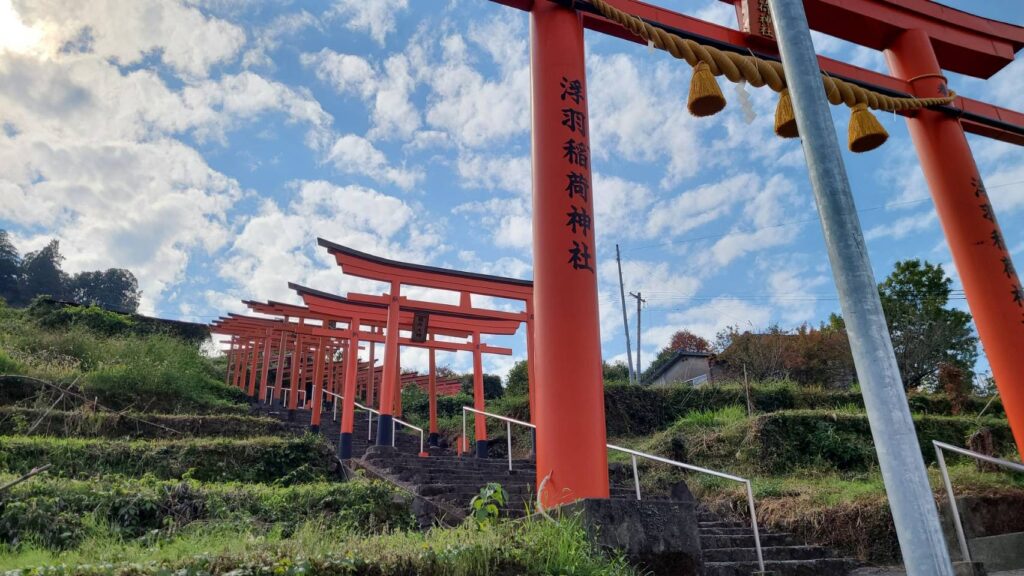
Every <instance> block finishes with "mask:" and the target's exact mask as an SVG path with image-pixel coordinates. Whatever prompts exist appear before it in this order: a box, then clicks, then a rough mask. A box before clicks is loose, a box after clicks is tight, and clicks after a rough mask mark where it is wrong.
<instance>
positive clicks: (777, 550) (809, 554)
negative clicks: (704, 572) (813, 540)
mask: <svg viewBox="0 0 1024 576" xmlns="http://www.w3.org/2000/svg"><path fill="white" fill-rule="evenodd" d="M703 552H704V561H705V562H756V561H757V548H754V547H750V548H715V549H711V550H704V551H703ZM761 554H762V555H763V557H764V559H765V560H817V559H820V558H829V557H831V556H832V552H831V551H830V550H827V549H825V548H821V547H819V546H764V545H763V544H762V547H761Z"/></svg>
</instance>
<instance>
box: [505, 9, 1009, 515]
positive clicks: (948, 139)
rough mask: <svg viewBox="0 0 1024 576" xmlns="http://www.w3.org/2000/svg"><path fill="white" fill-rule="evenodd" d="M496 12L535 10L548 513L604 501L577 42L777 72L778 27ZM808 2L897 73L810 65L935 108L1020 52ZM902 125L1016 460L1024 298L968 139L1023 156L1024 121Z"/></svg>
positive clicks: (943, 27)
mask: <svg viewBox="0 0 1024 576" xmlns="http://www.w3.org/2000/svg"><path fill="white" fill-rule="evenodd" d="M492 1H494V2H496V3H499V4H504V5H506V6H511V7H514V8H518V9H521V10H526V11H529V12H530V43H531V50H530V54H531V69H532V79H533V81H532V90H533V94H532V113H533V192H534V194H533V250H534V314H535V316H536V318H535V326H534V328H535V344H536V351H535V353H533V352H532V353H531V362H530V368H531V370H532V371H533V373H534V374H536V380H535V381H536V382H538V384H539V385H538V386H536V388H537V390H536V394H535V406H534V411H533V414H534V415H535V423H536V424H537V437H538V447H539V449H538V455H537V476H538V479H541V478H545V477H547V478H548V483H547V488H546V489H545V491H544V493H543V494H542V501H543V503H544V504H545V505H554V504H559V503H562V502H568V501H572V500H576V499H579V498H587V497H591V498H607V497H608V495H609V491H608V479H607V458H606V454H605V441H606V439H605V428H604V406H603V395H602V384H601V373H600V363H601V356H600V346H599V344H600V341H599V336H598V304H597V281H596V269H597V264H596V253H597V250H596V247H595V245H594V235H593V230H592V229H591V227H592V226H593V225H595V224H596V223H594V222H593V220H592V217H591V215H592V214H593V207H592V198H591V194H590V193H591V188H590V183H591V178H590V174H591V171H590V164H589V158H590V157H591V151H590V149H589V119H588V111H587V101H586V100H587V90H586V70H585V66H584V43H583V31H584V29H590V30H595V31H598V32H602V33H605V34H610V35H613V36H617V37H620V38H623V39H626V40H630V41H634V42H640V43H646V40H643V39H641V38H640V37H639V36H638V35H637V34H635V33H634V31H633V30H631V29H627V28H626V27H624V26H622V25H620V24H618V23H616V22H615V21H613V20H610V19H608V18H606V17H605V16H603V15H602V14H604V13H603V12H602V11H601V7H604V8H606V9H607V7H609V6H610V7H612V9H614V10H618V11H620V13H626V14H629V15H633V16H636V17H638V18H640V19H641V20H642V21H643V22H644V23H646V24H647V25H650V26H653V28H656V29H658V30H660V31H662V32H668V33H672V34H675V35H677V36H680V37H682V38H686V39H690V40H695V41H697V42H698V43H700V44H703V45H707V46H712V47H715V48H717V49H719V50H721V51H723V52H731V53H738V54H743V55H748V54H749V55H752V56H756V57H759V58H761V59H763V60H775V61H778V59H779V57H778V49H777V47H776V44H775V41H774V32H773V25H772V22H771V15H770V14H769V13H768V9H767V3H766V2H764V1H760V0H723V1H725V2H727V3H729V4H733V5H735V6H736V10H737V15H738V16H739V20H740V24H741V28H742V29H743V31H742V32H741V31H737V30H733V29H729V28H725V27H722V26H718V25H715V24H711V23H709V22H705V21H702V20H698V19H695V18H692V17H689V16H685V15H683V14H679V13H676V12H673V11H670V10H666V9H664V8H661V7H658V6H653V5H650V4H646V3H644V2H641V1H639V0H492ZM804 3H805V4H806V5H807V15H808V18H809V21H810V24H811V27H812V28H814V29H817V30H820V31H822V32H825V33H828V34H831V35H833V36H837V37H839V38H842V39H844V40H847V41H851V42H854V43H857V44H860V45H863V46H868V47H871V48H874V49H877V50H884V51H885V54H886V57H887V59H888V61H889V65H890V68H891V69H892V71H893V73H894V75H895V77H891V76H886V75H884V74H879V73H876V72H871V71H868V70H865V69H862V68H858V67H855V66H851V65H849V64H845V63H843V62H839V61H836V60H832V59H829V58H824V57H819V58H818V61H819V65H820V67H821V69H822V70H823V71H824V72H825V73H826V74H827V75H828V77H829V78H835V79H839V80H844V81H845V82H847V83H848V85H850V86H857V87H863V88H867V89H869V90H872V91H873V92H874V93H876V94H882V95H886V96H894V97H920V98H931V97H939V96H944V95H946V94H948V92H947V89H946V80H945V78H944V77H943V76H942V68H945V69H948V70H951V71H955V72H959V73H962V74H967V75H971V76H976V77H982V78H987V77H989V76H991V75H992V74H994V73H995V72H997V71H998V70H1000V69H1002V68H1003V67H1004V66H1006V65H1007V64H1009V63H1010V62H1012V61H1013V58H1014V53H1015V52H1017V51H1018V50H1020V49H1021V47H1022V46H1024V28H1021V27H1018V26H1014V25H1010V24H1005V23H1002V22H997V21H993V20H989V19H985V18H981V17H977V16H973V15H970V14H967V13H964V12H960V11H957V10H953V9H951V8H947V7H945V6H941V5H939V4H935V3H932V2H927V1H925V0H813V1H812V0H805V2H804ZM608 12H610V11H608ZM636 22H637V21H634V24H635V23H636ZM699 59H700V60H703V58H699ZM748 65H749V64H748ZM715 67H716V68H718V66H717V65H716V66H715ZM698 68H699V67H698ZM704 68H705V70H704V71H703V72H704V73H705V74H707V66H705V67H704ZM722 73H723V71H722V70H715V71H714V74H716V75H717V74H722ZM711 81H712V82H714V80H713V79H712V80H711ZM692 96H693V93H692V91H691V97H692ZM830 96H831V97H834V96H835V95H834V94H832V95H830ZM833 102H834V101H833ZM847 103H848V104H850V105H851V106H852V103H850V102H847ZM722 104H723V105H724V102H722ZM780 108H781V106H780ZM711 113H713V111H712V112H711ZM900 113H901V114H903V115H905V116H907V122H908V124H909V126H910V132H911V137H912V138H913V141H914V145H915V147H916V148H917V151H918V154H919V156H920V158H921V164H922V167H923V168H924V172H925V176H926V179H927V181H928V184H929V187H930V189H931V192H932V197H933V199H934V200H935V205H936V209H937V212H938V214H939V217H940V220H941V222H942V227H943V230H944V231H945V234H946V238H947V240H948V242H949V246H950V250H951V251H952V253H953V259H954V262H955V264H956V266H957V270H958V271H959V273H960V277H961V280H962V282H963V285H964V291H965V292H966V294H967V300H968V304H969V305H970V308H971V312H972V313H973V315H974V318H975V322H976V324H977V327H978V332H979V334H980V336H981V341H982V344H983V345H984V347H985V351H986V354H987V356H988V359H989V363H990V364H991V366H992V371H993V373H994V375H995V379H996V384H997V385H998V386H999V390H1000V394H1001V395H1002V398H1003V402H1004V405H1005V407H1006V413H1007V416H1008V418H1009V421H1010V425H1011V428H1012V429H1013V433H1014V437H1015V438H1016V441H1017V445H1018V447H1021V448H1024V363H1022V362H1020V361H1019V355H1020V352H1021V351H1022V350H1024V289H1022V287H1021V283H1020V280H1019V278H1018V275H1017V272H1016V270H1015V269H1014V266H1013V263H1012V262H1011V258H1010V254H1009V252H1008V250H1007V247H1006V244H1005V242H1004V241H1003V237H1002V233H1001V231H1000V229H999V226H998V224H997V223H996V218H995V214H994V212H993V210H992V207H991V204H990V203H989V200H988V196H987V194H986V191H985V187H984V185H983V184H982V181H981V176H980V175H979V173H978V169H977V166H976V165H975V162H974V159H973V157H972V155H971V151H970V148H969V147H968V144H967V140H966V137H965V131H967V132H972V133H975V134H979V135H982V136H986V137H990V138H995V139H998V140H1002V141H1004V142H1009V143H1013V144H1018V145H1022V144H1024V114H1021V113H1020V112H1015V111H1011V110H1007V109H1004V108H999V107H997V106H993V105H990V104H986V103H983V102H979V101H976V100H971V99H969V98H964V97H960V96H958V97H956V98H955V99H954V100H953V101H952V102H951V103H950V104H948V105H942V106H935V107H933V108H930V109H923V110H912V111H901V112H900ZM794 130H795V129H794ZM789 135H795V133H790V134H789ZM531 380H533V378H531ZM545 448H547V449H545Z"/></svg>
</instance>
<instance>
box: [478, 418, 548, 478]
mask: <svg viewBox="0 0 1024 576" xmlns="http://www.w3.org/2000/svg"><path fill="white" fill-rule="evenodd" d="M466 412H473V413H474V414H480V415H481V416H484V417H487V416H490V417H491V418H497V419H498V420H502V421H504V422H505V428H506V431H507V434H506V436H507V437H508V469H509V471H510V472H511V471H512V425H513V424H518V425H520V426H526V427H527V428H533V429H536V428H537V426H535V425H533V424H530V423H529V422H523V421H522V420H516V419H515V418H509V417H507V416H499V415H498V414H491V413H490V412H484V411H483V410H477V409H476V408H470V407H469V406H463V407H462V451H463V452H469V439H468V438H467V437H466Z"/></svg>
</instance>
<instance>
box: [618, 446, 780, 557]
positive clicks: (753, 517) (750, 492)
mask: <svg viewBox="0 0 1024 576" xmlns="http://www.w3.org/2000/svg"><path fill="white" fill-rule="evenodd" d="M607 446H608V448H609V449H611V450H617V451H619V452H625V453H626V454H629V455H630V459H631V460H632V461H633V483H634V485H635V486H636V499H637V500H639V499H640V473H639V472H638V471H637V468H636V457H637V456H640V457H641V458H646V459H648V460H653V461H655V462H661V463H662V464H668V465H670V466H675V467H677V468H683V469H686V470H692V471H694V472H701V473H703V474H710V475H712V476H717V477H719V478H725V479H726V480H732V481H733V482H739V483H741V484H744V485H746V487H747V506H748V507H749V508H750V528H751V530H753V531H754V547H755V548H756V549H757V564H758V566H759V567H760V568H759V570H760V571H761V572H764V555H763V554H762V553H761V534H760V532H759V531H758V529H757V513H756V512H755V511H754V489H753V488H752V487H751V485H750V480H748V479H746V478H741V477H740V476H733V475H732V474H726V473H725V472H718V471H716V470H710V469H708V468H701V467H700V466H694V465H692V464H684V463H682V462H676V461H675V460H669V459H668V458H662V457H661V456H655V455H654V454H648V453H646V452H639V451H637V450H630V449H629V448H623V447H621V446H615V445H614V444H607Z"/></svg>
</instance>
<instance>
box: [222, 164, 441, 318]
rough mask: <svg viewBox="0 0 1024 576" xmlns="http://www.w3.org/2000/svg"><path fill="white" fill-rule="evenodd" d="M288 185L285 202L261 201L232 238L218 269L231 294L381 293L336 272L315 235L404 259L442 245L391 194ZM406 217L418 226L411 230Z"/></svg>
mask: <svg viewBox="0 0 1024 576" xmlns="http://www.w3.org/2000/svg"><path fill="white" fill-rule="evenodd" d="M293 190H294V195H293V199H292V200H291V202H290V203H289V204H288V205H287V206H284V207H280V206H278V205H277V204H276V203H274V202H272V201H270V200H265V201H264V202H263V203H262V205H261V206H260V208H259V210H258V212H257V213H256V214H254V215H253V216H252V217H250V218H249V219H248V220H247V221H246V222H245V225H244V226H243V227H242V229H241V231H240V232H239V234H238V235H237V236H236V237H235V239H234V240H233V241H232V243H231V245H230V247H229V249H228V250H227V252H226V257H225V258H224V259H223V260H222V262H221V265H220V269H219V273H220V275H221V276H222V277H223V278H225V279H227V280H229V281H231V282H232V284H233V285H234V288H233V289H232V290H230V291H229V294H231V295H232V296H234V297H238V298H246V297H255V298H259V299H268V298H269V299H277V300H281V299H291V300H294V298H295V297H294V294H293V293H292V291H291V290H289V289H288V286H287V284H288V282H296V283H299V284H305V285H308V286H310V287H313V288H319V289H322V290H326V291H328V292H333V293H343V292H345V291H348V290H353V289H355V290H360V291H368V292H371V293H372V292H378V293H379V292H381V291H382V287H381V286H382V285H380V284H379V283H376V282H371V281H366V280H358V279H354V278H352V277H347V276H344V275H342V273H341V271H340V270H339V269H338V267H337V264H336V263H335V262H334V259H333V258H332V257H330V256H329V255H328V254H327V252H326V251H325V250H323V249H322V248H319V247H317V246H316V238H317V237H324V238H327V239H329V240H331V241H333V242H337V243H339V244H343V245H348V246H358V247H359V249H360V250H363V251H366V252H369V253H371V254H376V255H378V256H383V257H386V258H395V259H399V260H406V261H410V262H428V261H430V259H431V255H432V254H433V253H435V252H436V251H439V250H441V249H442V247H443V245H442V243H441V239H440V236H439V231H438V230H437V229H436V226H435V225H434V224H432V223H431V222H429V221H424V220H423V219H420V218H418V217H417V212H418V209H417V207H414V206H413V205H410V204H408V203H407V202H405V201H403V200H400V199H398V198H395V197H393V196H387V195H385V194H381V193H379V192H376V191H374V190H371V189H368V188H363V187H359V186H336V185H334V184H331V183H329V182H324V181H306V182H297V183H295V184H294V185H293ZM413 223H415V228H417V229H420V230H421V232H420V233H419V234H417V235H415V236H413V235H412V233H411V230H412V228H413V226H412V225H413Z"/></svg>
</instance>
